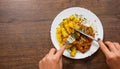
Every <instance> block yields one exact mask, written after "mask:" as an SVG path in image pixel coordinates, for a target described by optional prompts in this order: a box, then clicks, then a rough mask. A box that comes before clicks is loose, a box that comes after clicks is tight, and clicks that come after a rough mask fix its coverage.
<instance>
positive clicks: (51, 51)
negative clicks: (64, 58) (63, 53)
mask: <svg viewBox="0 0 120 69" xmlns="http://www.w3.org/2000/svg"><path fill="white" fill-rule="evenodd" d="M55 52H56V49H55V48H52V49H51V50H50V51H49V53H48V54H49V55H54V54H55Z"/></svg>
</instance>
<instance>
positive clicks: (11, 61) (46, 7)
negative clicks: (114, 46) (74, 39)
mask: <svg viewBox="0 0 120 69" xmlns="http://www.w3.org/2000/svg"><path fill="white" fill-rule="evenodd" d="M69 7H84V8H86V9H89V10H91V11H92V12H94V13H95V14H96V15H97V16H98V17H99V18H100V20H101V22H102V24H103V28H104V41H106V40H110V41H115V42H120V0H0V69H38V62H39V60H41V59H42V58H43V57H44V56H45V55H46V54H47V53H48V51H49V50H50V48H52V47H54V46H53V44H52V42H51V39H50V27H51V24H52V21H53V19H54V18H55V16H56V15H57V14H58V13H60V12H61V11H62V10H64V9H66V8H69ZM63 69H108V66H107V64H106V60H105V56H104V54H103V53H102V51H101V50H100V49H99V50H98V51H97V52H96V53H95V54H94V55H92V56H91V57H88V58H86V59H83V60H72V59H68V58H66V57H64V56H63Z"/></svg>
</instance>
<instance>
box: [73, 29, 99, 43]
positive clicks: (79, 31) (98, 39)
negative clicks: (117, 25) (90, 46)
mask: <svg viewBox="0 0 120 69" xmlns="http://www.w3.org/2000/svg"><path fill="white" fill-rule="evenodd" d="M74 30H76V31H78V32H79V33H81V34H83V35H85V36H87V37H89V38H90V39H92V40H95V41H98V40H99V39H95V38H94V37H92V36H90V35H88V34H86V33H84V32H83V31H81V30H78V29H76V28H74Z"/></svg>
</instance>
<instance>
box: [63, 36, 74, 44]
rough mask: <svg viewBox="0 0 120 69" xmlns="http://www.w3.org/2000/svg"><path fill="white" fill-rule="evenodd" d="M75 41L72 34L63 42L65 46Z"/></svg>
mask: <svg viewBox="0 0 120 69" xmlns="http://www.w3.org/2000/svg"><path fill="white" fill-rule="evenodd" d="M74 41H75V38H73V37H72V36H71V35H69V36H68V38H67V41H66V42H65V43H64V44H63V46H66V45H68V44H70V43H72V42H74Z"/></svg>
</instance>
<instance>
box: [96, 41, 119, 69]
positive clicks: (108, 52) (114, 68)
mask: <svg viewBox="0 0 120 69" xmlns="http://www.w3.org/2000/svg"><path fill="white" fill-rule="evenodd" d="M98 43H99V45H100V48H101V50H102V51H103V53H104V54H105V56H106V61H107V64H108V66H109V67H110V69H120V44H119V43H117V42H110V41H106V42H105V44H106V45H107V46H106V45H105V44H104V43H103V42H102V41H101V40H99V41H98Z"/></svg>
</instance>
